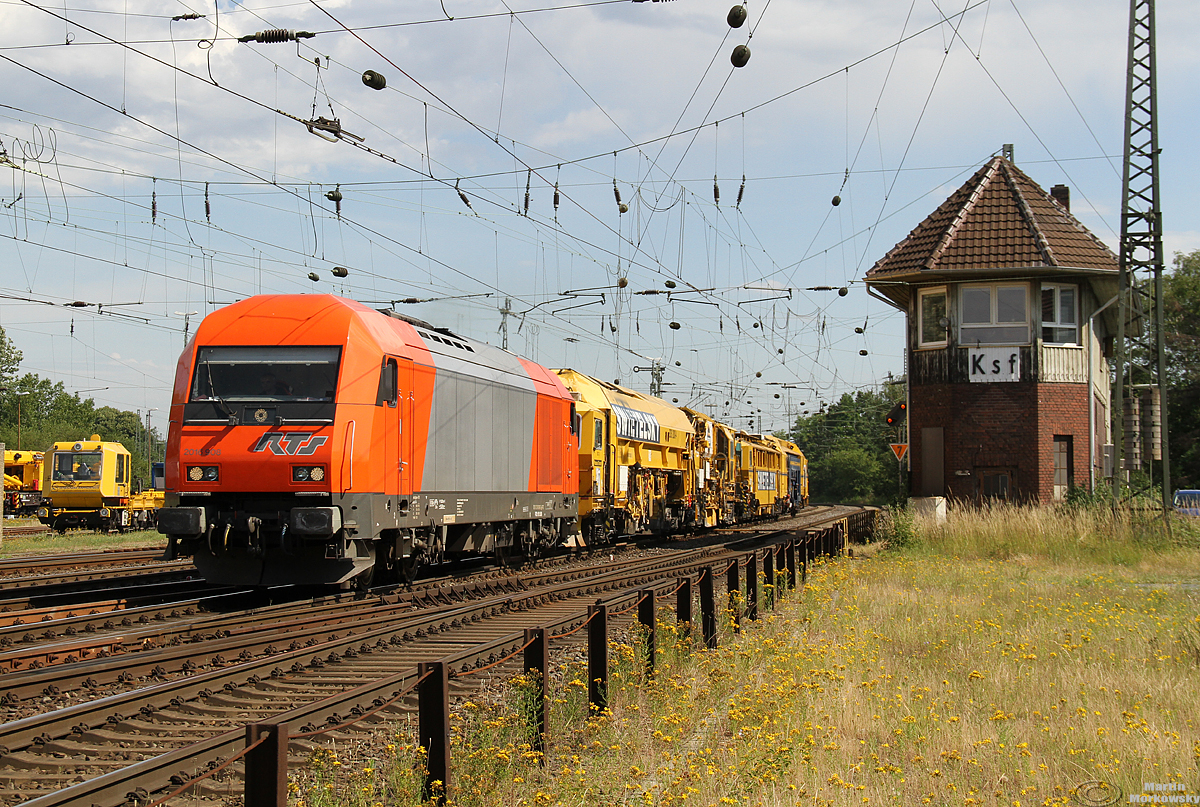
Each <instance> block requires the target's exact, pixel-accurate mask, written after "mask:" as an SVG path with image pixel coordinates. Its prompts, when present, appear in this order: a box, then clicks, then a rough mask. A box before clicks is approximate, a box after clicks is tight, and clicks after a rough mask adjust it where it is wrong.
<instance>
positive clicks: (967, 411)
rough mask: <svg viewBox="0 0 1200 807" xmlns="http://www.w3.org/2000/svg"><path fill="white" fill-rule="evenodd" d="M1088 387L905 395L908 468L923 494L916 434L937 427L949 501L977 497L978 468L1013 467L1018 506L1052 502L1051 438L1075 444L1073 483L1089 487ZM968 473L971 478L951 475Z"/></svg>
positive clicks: (1022, 386)
mask: <svg viewBox="0 0 1200 807" xmlns="http://www.w3.org/2000/svg"><path fill="white" fill-rule="evenodd" d="M1087 407H1088V397H1087V385H1086V384H1038V383H1036V382H1032V381H1030V382H1016V383H994V384H971V383H964V384H928V385H913V386H912V387H910V389H909V409H908V419H909V437H910V443H911V444H910V446H909V458H910V459H909V462H910V467H911V469H912V490H913V492H914V495H920V491H921V473H922V468H921V459H922V458H921V429H922V428H924V427H933V426H941V427H942V429H943V439H944V447H945V455H944V456H945V460H944V462H945V465H944V474H945V485H946V495H947V496H950V497H952V498H957V499H974V498H975V496H976V494H977V491H978V479H977V472H978V470H979V469H980V468H986V467H993V468H1011V469H1015V479H1014V480H1013V489H1012V496H1013V498H1014V499H1016V500H1026V501H1028V500H1037V501H1043V502H1049V501H1051V500H1052V498H1053V493H1054V455H1053V448H1054V446H1053V441H1054V436H1055V435H1071V436H1072V438H1073V453H1074V465H1073V472H1074V476H1075V479H1074V481H1075V484H1077V485H1078V484H1083V485H1086V484H1087V473H1088V465H1087V462H1088V453H1087V451H1088V449H1087V446H1088V410H1087ZM955 471H968V472H969V473H970V475H967V476H960V475H956V474H955Z"/></svg>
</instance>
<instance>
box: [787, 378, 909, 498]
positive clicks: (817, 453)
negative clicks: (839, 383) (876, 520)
mask: <svg viewBox="0 0 1200 807" xmlns="http://www.w3.org/2000/svg"><path fill="white" fill-rule="evenodd" d="M902 400H904V387H903V386H902V385H899V384H888V385H884V386H883V387H881V388H880V389H878V390H862V391H859V392H856V393H854V394H853V395H851V394H850V393H846V394H844V395H842V397H841V398H840V399H839V400H838V401H837V403H834V404H831V405H829V406H828V407H827V408H826V407H824V406H823V407H822V408H821V410H820V411H819V412H817V413H816V414H813V415H807V416H804V415H802V416H800V417H798V418H796V423H795V425H794V427H793V428H792V431H791V432H790V433H789V434H787V435H784V436H787V437H789V438H790V439H791V440H792V441H793V442H794V443H796V445H797V446H799V447H800V450H801V451H803V452H804V454H805V456H807V457H808V483H809V497H810V498H811V499H812V500H813V501H836V502H847V503H875V504H881V503H883V502H888V501H893V500H895V499H896V498H897V497H898V496H899V495H900V492H899V486H898V482H897V471H896V458H895V456H894V455H893V454H892V451H891V448H889V446H888V444H889V443H893V442H895V441H896V429H895V428H894V427H892V426H888V425H887V423H886V421H885V418H886V416H887V413H888V411H889V410H890V409H891V408H892V407H893V406H894V405H895V404H896V403H898V402H899V401H902Z"/></svg>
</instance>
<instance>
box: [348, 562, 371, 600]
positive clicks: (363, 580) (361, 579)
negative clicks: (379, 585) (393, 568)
mask: <svg viewBox="0 0 1200 807" xmlns="http://www.w3.org/2000/svg"><path fill="white" fill-rule="evenodd" d="M373 582H375V564H371V566H370V567H369V568H368V569H367V570H366V571H365V572H363V573H362V574H360V575H359V576H358V577H356V578H354V580H352V581H351V584H352V585H353V587H354V593H355V594H366V593H367V591H368V590H369V589H370V588H371V584H372V583H373Z"/></svg>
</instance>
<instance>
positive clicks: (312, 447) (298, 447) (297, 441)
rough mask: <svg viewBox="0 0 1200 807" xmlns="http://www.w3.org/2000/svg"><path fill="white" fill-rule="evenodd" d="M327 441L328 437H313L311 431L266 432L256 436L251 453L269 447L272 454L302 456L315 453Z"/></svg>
mask: <svg viewBox="0 0 1200 807" xmlns="http://www.w3.org/2000/svg"><path fill="white" fill-rule="evenodd" d="M327 442H329V438H328V437H323V436H322V437H313V433H312V432H267V433H266V434H264V435H263V436H262V437H260V438H258V442H257V443H255V444H254V448H252V449H250V453H251V454H257V453H259V452H261V451H266V450H267V449H268V448H269V449H271V453H272V454H277V455H279V456H285V455H287V456H293V457H303V456H307V455H309V454H313V453H316V450H317V449H318V448H320V447H321V446H323V445H325V444H326V443H327Z"/></svg>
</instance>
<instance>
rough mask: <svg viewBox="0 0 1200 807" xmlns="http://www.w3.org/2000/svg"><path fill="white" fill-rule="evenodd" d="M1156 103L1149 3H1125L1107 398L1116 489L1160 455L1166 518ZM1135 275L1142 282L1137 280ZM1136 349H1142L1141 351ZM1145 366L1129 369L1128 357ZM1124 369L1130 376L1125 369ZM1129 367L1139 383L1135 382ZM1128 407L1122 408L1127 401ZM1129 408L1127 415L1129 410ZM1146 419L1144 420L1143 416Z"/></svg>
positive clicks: (1167, 475) (1168, 473)
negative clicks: (1157, 434)
mask: <svg viewBox="0 0 1200 807" xmlns="http://www.w3.org/2000/svg"><path fill="white" fill-rule="evenodd" d="M1157 104H1158V98H1157V78H1156V68H1155V46H1154V0H1130V4H1129V60H1128V68H1127V73H1126V83H1125V160H1124V177H1123V180H1122V183H1121V252H1120V278H1119V284H1120V285H1119V292H1118V295H1119V303H1118V312H1119V315H1118V318H1117V344H1116V363H1117V373H1116V387H1115V390H1114V396H1113V397H1114V400H1113V413H1112V414H1113V421H1114V435H1113V442H1114V453H1115V457H1114V463H1113V465H1114V467H1113V475H1114V480H1115V481H1114V491H1115V490H1117V489H1118V485H1117V483H1116V480H1119V479H1120V478H1121V477H1122V476H1123V472H1124V471H1133V470H1140V469H1141V467H1142V464H1143V463H1142V461H1141V457H1142V456H1144V457H1145V466H1146V468H1147V469H1148V470H1149V472H1150V484H1151V485H1153V482H1154V478H1153V472H1154V460H1157V459H1159V458H1160V457H1161V464H1160V468H1161V473H1162V504H1163V516H1164V519H1165V518H1166V516H1167V512H1168V510H1169V508H1170V503H1171V460H1170V454H1169V451H1168V446H1169V443H1168V438H1167V381H1166V345H1165V338H1164V334H1163V329H1164V325H1163V288H1162V275H1163V242H1162V209H1161V207H1160V205H1159V192H1158V155H1159V147H1158V123H1157V121H1156V117H1155V108H1156V107H1157ZM1138 271H1143V272H1145V273H1147V275H1148V277H1146V278H1144V279H1141V280H1139V279H1138V276H1137V272H1138ZM1137 348H1141V350H1140V351H1138V350H1137ZM1139 359H1140V360H1141V361H1144V362H1145V363H1146V365H1148V366H1145V367H1137V368H1135V367H1134V366H1133V365H1132V362H1133V361H1134V360H1139ZM1127 365H1129V366H1128V371H1127ZM1135 370H1136V371H1138V375H1139V376H1140V378H1138V379H1135V378H1134V375H1135ZM1146 379H1148V380H1149V387H1148V389H1149V393H1150V394H1149V395H1148V396H1146V397H1147V398H1148V400H1149V402H1150V403H1151V405H1152V406H1153V405H1154V403H1155V402H1154V395H1155V391H1156V390H1157V395H1158V396H1159V398H1158V401H1157V406H1158V408H1159V412H1160V413H1161V415H1160V416H1161V421H1162V432H1161V434H1162V437H1161V441H1158V440H1155V439H1154V438H1153V432H1152V430H1151V435H1150V436H1151V439H1150V440H1149V445H1147V446H1145V449H1146V450H1145V452H1144V454H1143V453H1142V452H1140V451H1139V449H1140V448H1141V447H1142V446H1141V440H1139V437H1140V433H1141V432H1143V430H1142V429H1141V427H1140V423H1139V420H1141V418H1138V417H1137V416H1136V415H1137V411H1138V410H1137V408H1136V406H1135V404H1136V402H1137V400H1138V399H1137V397H1135V396H1134V394H1133V391H1134V388H1135V386H1140V387H1141V388H1142V389H1146V388H1147V387H1146V386H1145V385H1144V384H1143V385H1136V384H1135V383H1134V382H1135V381H1138V380H1142V381H1144V380H1146ZM1127 397H1128V398H1129V399H1130V400H1129V403H1126V398H1127ZM1127 410H1128V412H1127ZM1143 417H1144V416H1143Z"/></svg>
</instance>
